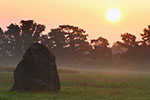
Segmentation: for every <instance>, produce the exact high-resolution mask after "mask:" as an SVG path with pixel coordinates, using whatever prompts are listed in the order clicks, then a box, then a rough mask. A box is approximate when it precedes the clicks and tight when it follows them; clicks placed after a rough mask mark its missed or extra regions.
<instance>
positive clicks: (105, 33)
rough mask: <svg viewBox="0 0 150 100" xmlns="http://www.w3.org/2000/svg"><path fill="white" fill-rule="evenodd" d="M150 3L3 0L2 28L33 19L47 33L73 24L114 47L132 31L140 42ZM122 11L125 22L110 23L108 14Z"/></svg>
mask: <svg viewBox="0 0 150 100" xmlns="http://www.w3.org/2000/svg"><path fill="white" fill-rule="evenodd" d="M149 4H150V0H1V1H0V27H2V28H3V29H6V26H8V25H9V24H10V23H17V24H18V23H19V22H20V20H22V19H24V20H27V19H33V20H35V21H36V22H37V23H40V24H45V25H46V26H47V27H46V30H47V31H49V30H50V29H51V28H56V27H58V25H62V24H69V25H74V26H79V27H80V28H83V29H85V30H86V32H87V33H88V34H89V37H90V39H92V38H97V37H99V36H102V37H105V38H107V39H108V40H109V42H110V43H111V44H112V43H113V42H115V41H117V40H119V39H120V34H121V33H124V32H129V33H132V34H134V35H136V36H137V37H138V39H140V35H139V33H141V32H142V30H143V29H144V28H145V27H147V26H148V25H149V24H150V13H149V12H150V6H149ZM110 8H117V9H119V10H120V11H121V19H120V20H119V21H117V22H110V21H108V20H107V19H106V12H107V10H108V9H110Z"/></svg>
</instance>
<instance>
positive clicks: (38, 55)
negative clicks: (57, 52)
mask: <svg viewBox="0 0 150 100" xmlns="http://www.w3.org/2000/svg"><path fill="white" fill-rule="evenodd" d="M14 80H15V82H14V86H13V87H12V89H11V90H12V91H34V92H36V91H55V92H58V91H59V90H60V80H59V76H58V72H57V68H56V63H55V56H54V54H53V53H52V52H50V50H49V49H48V48H47V47H45V46H44V45H42V44H39V43H33V44H32V45H31V46H30V47H29V49H27V51H26V52H25V54H24V56H23V60H22V61H21V62H20V63H19V64H18V66H17V68H16V69H15V71H14Z"/></svg>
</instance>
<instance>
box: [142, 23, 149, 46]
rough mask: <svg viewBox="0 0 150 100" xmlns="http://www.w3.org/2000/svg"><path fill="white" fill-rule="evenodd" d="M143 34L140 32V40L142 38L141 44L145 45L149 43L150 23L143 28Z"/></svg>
mask: <svg viewBox="0 0 150 100" xmlns="http://www.w3.org/2000/svg"><path fill="white" fill-rule="evenodd" d="M143 32H144V33H143V34H141V36H142V40H143V44H146V45H150V25H149V26H148V28H145V29H144V30H143Z"/></svg>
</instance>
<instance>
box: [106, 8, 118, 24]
mask: <svg viewBox="0 0 150 100" xmlns="http://www.w3.org/2000/svg"><path fill="white" fill-rule="evenodd" d="M106 16H107V19H108V20H109V21H112V22H116V21H118V20H119V19H120V16H121V14H120V11H119V10H118V9H116V8H112V9H109V10H108V12H107V14H106Z"/></svg>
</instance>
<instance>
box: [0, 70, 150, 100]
mask: <svg viewBox="0 0 150 100" xmlns="http://www.w3.org/2000/svg"><path fill="white" fill-rule="evenodd" d="M59 75H60V78H61V91H60V94H54V93H18V92H10V89H11V87H12V85H13V72H12V70H11V69H1V70H0V100H150V74H149V73H137V72H102V71H97V72H85V71H72V70H60V71H59Z"/></svg>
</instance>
